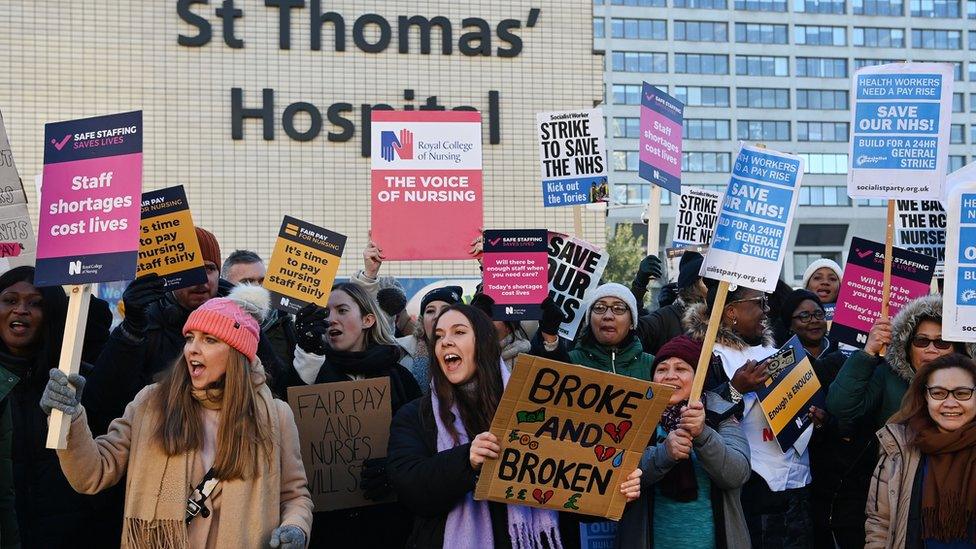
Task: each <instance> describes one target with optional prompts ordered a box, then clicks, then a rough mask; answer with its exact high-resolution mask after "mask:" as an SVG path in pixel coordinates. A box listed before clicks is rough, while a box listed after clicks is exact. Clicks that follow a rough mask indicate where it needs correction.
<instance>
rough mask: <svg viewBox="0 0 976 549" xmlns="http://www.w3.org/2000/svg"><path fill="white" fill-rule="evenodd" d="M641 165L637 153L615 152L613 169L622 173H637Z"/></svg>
mask: <svg viewBox="0 0 976 549" xmlns="http://www.w3.org/2000/svg"><path fill="white" fill-rule="evenodd" d="M639 164H640V153H638V152H637V151H613V169H614V170H617V171H621V172H636V171H637V166H638V165H639Z"/></svg>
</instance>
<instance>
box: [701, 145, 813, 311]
mask: <svg viewBox="0 0 976 549" xmlns="http://www.w3.org/2000/svg"><path fill="white" fill-rule="evenodd" d="M802 178H803V159H802V158H800V157H797V156H793V155H791V154H786V153H781V152H776V151H772V150H769V149H765V148H759V147H752V146H749V145H744V144H743V145H741V146H740V148H739V154H738V155H737V156H736V159H735V164H734V166H733V168H732V178H731V180H730V181H729V187H728V189H726V191H725V197H724V198H723V200H722V208H721V210H720V211H719V216H718V221H717V222H716V224H715V232H714V234H713V236H712V244H711V247H710V248H709V249H708V254H707V255H706V256H705V261H704V262H703V263H702V268H701V271H700V272H701V275H702V276H704V277H708V278H713V279H716V280H723V281H725V282H729V283H732V284H739V285H742V286H746V287H748V288H753V289H756V290H760V291H763V292H772V291H774V290H775V289H776V281H777V280H779V273H780V271H781V270H782V268H783V259H784V258H785V256H786V246H787V244H788V243H789V235H790V228H791V227H792V225H793V214H794V213H795V212H796V203H797V200H798V199H799V196H800V193H799V190H800V181H801V179H802Z"/></svg>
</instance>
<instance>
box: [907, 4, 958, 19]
mask: <svg viewBox="0 0 976 549" xmlns="http://www.w3.org/2000/svg"><path fill="white" fill-rule="evenodd" d="M910 5H911V9H912V17H948V18H958V17H959V0H911V4H910Z"/></svg>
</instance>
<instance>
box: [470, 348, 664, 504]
mask: <svg viewBox="0 0 976 549" xmlns="http://www.w3.org/2000/svg"><path fill="white" fill-rule="evenodd" d="M673 391H674V390H673V389H672V388H671V387H668V386H666V385H660V384H657V383H651V382H648V381H642V380H640V379H634V378H630V377H625V376H621V375H616V374H611V373H607V372H601V371H599V370H594V369H592V368H586V367H584V366H575V365H572V364H565V363H562V362H556V361H554V360H547V359H544V358H539V357H534V356H529V355H524V354H523V355H519V356H518V358H516V360H515V366H514V368H513V372H512V377H511V379H509V381H508V386H506V387H505V393H504V394H503V395H502V400H501V402H500V403H499V404H498V410H497V411H496V412H495V417H494V419H493V420H492V422H491V432H492V433H493V434H494V435H495V436H496V437H498V441H499V445H500V446H501V454H500V455H499V457H498V459H489V460H487V461H485V464H484V465H483V466H482V469H481V476H480V478H479V479H478V485H477V487H476V488H475V495H474V497H475V499H479V500H481V499H488V500H491V501H497V502H500V503H507V504H518V505H529V506H531V507H541V508H544V509H553V510H556V511H565V512H571V513H580V514H584V515H591V516H600V517H606V518H609V519H611V520H619V519H620V516H621V515H622V514H623V511H624V505H625V504H626V499H625V498H624V496H623V495H622V494H621V493H620V490H619V489H618V487H619V486H620V483H621V482H623V481H624V480H626V478H627V475H629V474H630V473H631V472H633V471H634V469H636V468H637V465H638V463H639V461H640V457H641V454H642V453H643V452H644V449H645V448H646V447H647V443H648V441H649V440H650V438H651V433H653V432H654V428H655V427H656V426H657V423H658V421H659V420H660V419H661V413H662V412H663V411H664V407H665V406H667V403H668V399H670V398H671V393H672V392H673Z"/></svg>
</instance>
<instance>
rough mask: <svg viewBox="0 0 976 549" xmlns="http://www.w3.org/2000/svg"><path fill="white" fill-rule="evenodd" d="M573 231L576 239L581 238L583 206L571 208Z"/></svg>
mask: <svg viewBox="0 0 976 549" xmlns="http://www.w3.org/2000/svg"><path fill="white" fill-rule="evenodd" d="M573 229H574V230H575V231H576V234H575V236H576V238H583V206H573ZM584 240H585V239H584Z"/></svg>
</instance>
